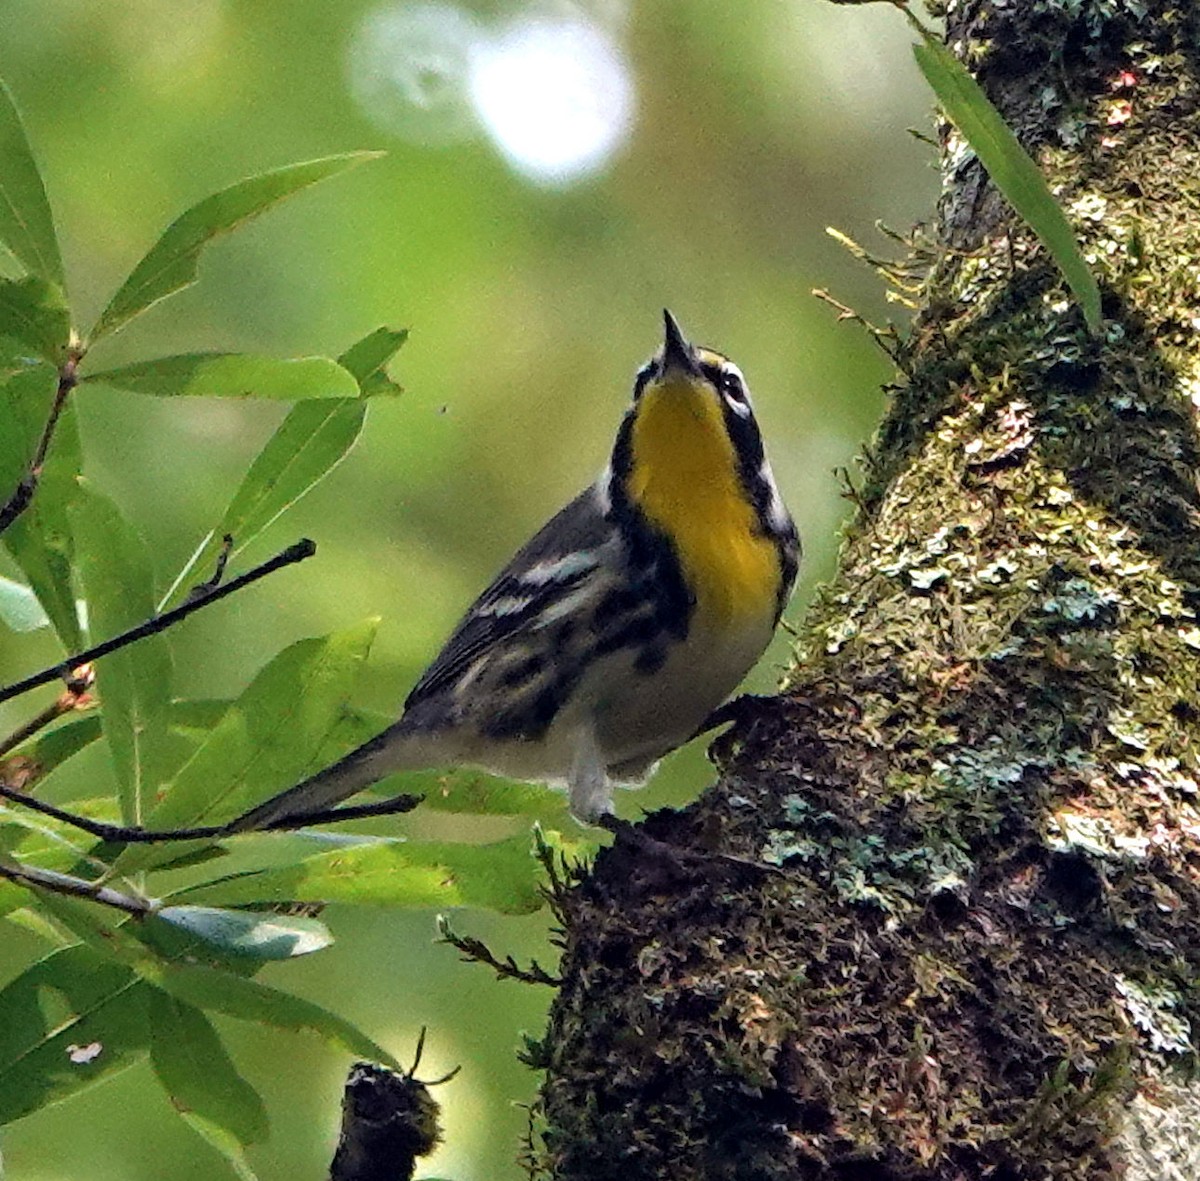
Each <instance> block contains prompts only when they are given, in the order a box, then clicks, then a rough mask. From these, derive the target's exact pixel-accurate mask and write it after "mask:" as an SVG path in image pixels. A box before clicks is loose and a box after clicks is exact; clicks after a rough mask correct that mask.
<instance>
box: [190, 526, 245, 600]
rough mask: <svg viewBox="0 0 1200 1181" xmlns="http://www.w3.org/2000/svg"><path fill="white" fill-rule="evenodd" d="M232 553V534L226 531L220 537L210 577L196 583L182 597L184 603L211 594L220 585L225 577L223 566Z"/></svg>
mask: <svg viewBox="0 0 1200 1181" xmlns="http://www.w3.org/2000/svg"><path fill="white" fill-rule="evenodd" d="M232 553H233V534H232V533H226V534H224V535H223V536H222V537H221V548H220V549H219V550H218V551H217V565H216V569H215V570H214V571H213V574H212V577H211V578H209V579H206V580H205V581H204V582H198V583H196V585H195V586H194V587H192V589H191V590H190V591H188V593H187V595H186V596H185V597H184V600H183V601H184V602H185V603H190V602H192V601H193V600H195V599H203V598H204V597H205V596H206V595H210V594H212V592H213V591H215V590H216V589H217V587H219V586H220V585H221V579H222V578H224V577H225V567H226V565H228V563H229V555H230V554H232Z"/></svg>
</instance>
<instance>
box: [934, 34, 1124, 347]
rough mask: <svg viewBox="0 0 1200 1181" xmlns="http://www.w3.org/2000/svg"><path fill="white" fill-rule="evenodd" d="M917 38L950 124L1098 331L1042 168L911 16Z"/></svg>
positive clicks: (1083, 273)
mask: <svg viewBox="0 0 1200 1181" xmlns="http://www.w3.org/2000/svg"><path fill="white" fill-rule="evenodd" d="M914 24H916V25H917V29H918V30H919V31H920V33H921V38H922V39H921V40H920V41H919V42H918V43H917V44H915V45H914V46H913V54H914V55H915V56H916V59H917V65H919V66H920V67H921V72H922V73H923V74H924V75H925V78H926V80H927V81H928V83H929V85H930V86H931V87H932V88H933V92H934V94H936V95H937V97H938V101H939V102H940V103H941V104H942V107H943V109H944V110H945V112H946V114H947V115H948V116H949V118H950V119H951V120H952V121H953V122H954V125H955V126H956V127H957V128H958V129H959V131H961V132H962V134H963V137H964V138H965V139H966V141H967V143H969V144H970V145H971V148H972V149H973V150H974V152H975V154H976V155H977V156H978V157H979V160H980V163H982V164H983V166H984V168H986V169H987V172H988V176H990V177H991V179H992V180H993V181H994V182H995V184H996V187H997V188H998V189H999V190H1000V191H1001V192H1002V193H1003V194H1004V195H1005V196H1006V197H1007V198H1008V200H1009V201H1010V202H1011V203H1012V206H1013V208H1014V209H1015V210H1016V211H1017V212H1018V213H1019V214H1020V215H1021V216H1022V217H1023V218H1024V219H1025V221H1026V222H1027V223H1028V224H1029V226H1030V228H1031V229H1032V230H1033V231H1034V233H1035V234H1037V236H1038V237H1039V238H1040V239H1041V240H1042V243H1043V244H1044V245H1045V247H1046V249H1047V250H1049V251H1050V254H1051V256H1052V257H1053V259H1054V261H1055V263H1057V264H1058V269H1059V270H1060V271H1061V272H1062V274H1063V278H1065V279H1066V281H1067V283H1068V285H1069V286H1070V288H1071V290H1072V291H1073V292H1074V293H1075V298H1076V299H1077V300H1079V306H1080V308H1081V309H1082V311H1083V317H1084V319H1085V320H1086V321H1087V326H1088V329H1089V330H1090V331H1091V332H1093V333H1095V332H1098V331H1099V329H1100V322H1101V311H1100V288H1099V285H1098V284H1097V283H1096V277H1095V276H1094V275H1093V274H1092V272H1091V271H1090V270H1089V269H1088V265H1087V263H1086V262H1085V261H1084V258H1083V254H1082V252H1081V251H1080V249H1079V243H1078V241H1077V240H1076V238H1075V233H1074V231H1073V230H1072V229H1071V225H1070V223H1069V222H1068V221H1067V217H1066V214H1065V213H1063V211H1062V208H1061V206H1060V205H1059V204H1058V202H1057V201H1056V200H1055V199H1054V195H1053V194H1052V193H1051V192H1050V187H1049V186H1048V185H1047V184H1046V178H1045V177H1044V176H1043V175H1042V171H1041V169H1040V168H1038V166H1037V165H1036V164H1035V163H1034V162H1033V160H1031V159H1030V157H1029V153H1028V152H1026V151H1025V149H1024V148H1023V147H1021V144H1020V142H1019V141H1018V140H1017V137H1016V136H1015V135H1014V134H1013V133H1012V131H1011V130H1010V129H1009V127H1008V124H1006V123H1005V122H1004V119H1003V117H1002V116H1001V115H1000V112H999V111H997V110H996V108H995V107H994V106H993V105H992V103H991V100H990V99H989V98H988V96H987V95H986V94H984V92H983V88H982V87H981V86H980V85H979V83H978V82H976V81H975V79H974V78H972V77H971V75H970V74H968V73H967V71H966V70H965V69H964V68H963V66H962V64H961V63H960V62H959V60H958V59H957V58H956V57H955V56H954V55H953V54H952V53H951V52H950V51H949V50H948V49H947V48H946V47H945V46H944V45H943V44H942V43H941V41H939V40H938V39H937V38H936V37H935V36H934V35H933V34H932V33H930V32H929V31H928V30H926V29H925V28H924V26H922V25H921V24H919V23H918V22H916V21H915V20H914Z"/></svg>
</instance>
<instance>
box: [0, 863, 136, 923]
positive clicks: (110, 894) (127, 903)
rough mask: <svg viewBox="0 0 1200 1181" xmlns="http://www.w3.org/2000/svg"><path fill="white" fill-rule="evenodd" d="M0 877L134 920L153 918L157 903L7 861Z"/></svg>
mask: <svg viewBox="0 0 1200 1181" xmlns="http://www.w3.org/2000/svg"><path fill="white" fill-rule="evenodd" d="M0 877H4V878H8V879H9V880H10V881H13V882H17V883H19V884H20V885H22V886H32V887H34V888H35V889H42V890H50V891H52V892H53V893H55V894H66V895H69V896H70V897H72V898H86V899H87V900H88V901H89V902H99V903H101V904H102V905H103V906H111V907H114V908H115V909H117V910H123V911H124V912H125V913H126V914H131V915H134V916H135V917H137V918H145V916H146V915H148V914H153V913H154V912H155V911H156V910H157V909H158V907H159V903H158V902H157V901H156V900H155V899H153V898H142V897H140V896H139V895H137V894H124V893H122V892H121V891H120V890H114V889H112V887H111V886H102V885H100V884H99V883H98V882H89V881H88V880H87V879H86V878H77V877H72V876H71V875H70V874H66V873H55V872H54V870H52V869H35V868H34V867H33V866H30V865H19V864H18V863H16V862H14V861H11V860H9V859H3V860H0Z"/></svg>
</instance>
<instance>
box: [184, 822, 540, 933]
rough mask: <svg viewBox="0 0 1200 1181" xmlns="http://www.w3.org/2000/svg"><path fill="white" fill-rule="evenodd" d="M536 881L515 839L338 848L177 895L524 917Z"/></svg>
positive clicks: (526, 852)
mask: <svg viewBox="0 0 1200 1181" xmlns="http://www.w3.org/2000/svg"><path fill="white" fill-rule="evenodd" d="M540 883H541V874H540V870H539V867H538V864H537V862H536V861H535V860H534V858H533V856H532V854H531V852H530V846H529V834H528V833H521V834H520V835H518V836H515V837H510V838H508V839H507V840H503V841H495V842H493V843H492V844H489V845H465V844H457V843H442V842H433V841H428V842H426V841H372V842H369V843H362V844H351V845H344V846H342V847H340V848H336V849H333V850H331V851H330V852H327V853H318V854H316V855H315V856H312V857H306V858H304V859H303V860H302V861H300V862H298V863H296V864H294V865H285V866H280V867H277V868H274V869H265V870H260V871H251V872H249V873H243V874H232V875H230V876H229V877H225V878H219V879H217V880H216V881H212V882H206V883H203V884H202V885H199V886H194V887H192V888H191V889H187V890H184V891H182V892H181V893H180V894H179V895H178V897H179V898H181V899H183V898H186V899H187V900H188V901H189V902H204V903H210V904H220V905H222V906H244V905H246V904H248V903H260V904H262V903H269V902H343V903H352V904H356V905H359V906H393V907H399V906H421V907H428V906H434V907H450V906H484V907H488V908H489V909H491V910H497V911H500V912H501V913H502V914H532V913H533V912H534V911H536V910H538V909H540V907H541V906H542V902H543V899H542V895H541V891H540Z"/></svg>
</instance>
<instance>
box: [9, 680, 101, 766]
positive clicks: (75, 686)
mask: <svg viewBox="0 0 1200 1181" xmlns="http://www.w3.org/2000/svg"><path fill="white" fill-rule="evenodd" d="M95 680H96V674H95V671H94V670H93V668H92V666H91V665H90V664H81V665H80V666H79V667H78V668H76V669H74V670H72V672H71V675H70V676H69V677H68V678H67V687H66V689H64V690H63V692H62V693H60V694H59V695H58V696H57V697H56V698H55V699H54V700H53V701H52V702H51V703H50V704H49V705H48V706H46V708H45V709H44V710H42V711H41V712H39V713H36V714H34V716H33V717H32V718H30V719H29V721H27V722H23V723H22V724H21V725H19V726H18V727H17V728H16V729H15V730H14V731H13V732H12V733H11V734H10V735H9V736H8V737H7V738H0V758H3V757H4V756H5V755H6V754H8V753H9V751H12V750H15V749H16V748H17V747H18V746H20V745H21V743H23V742H28V741H29V739H30V738H32V737H33V736H34V735H35V734H36V733H38V731H39V730H44V729H45V728H46V727H47V726H48V725H50V723H51V722H56V721H57V720H58V719H59V718H61V717H62V716H63V715H64V714H69V713H73V712H74V711H75V710H78V709H89V708H90V707H91V706H92V705H93V704H94V703H95V698H93V697H92V695H91V693H90V692H89V690H90V689H91V687H92V685H93V683H94V682H95Z"/></svg>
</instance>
